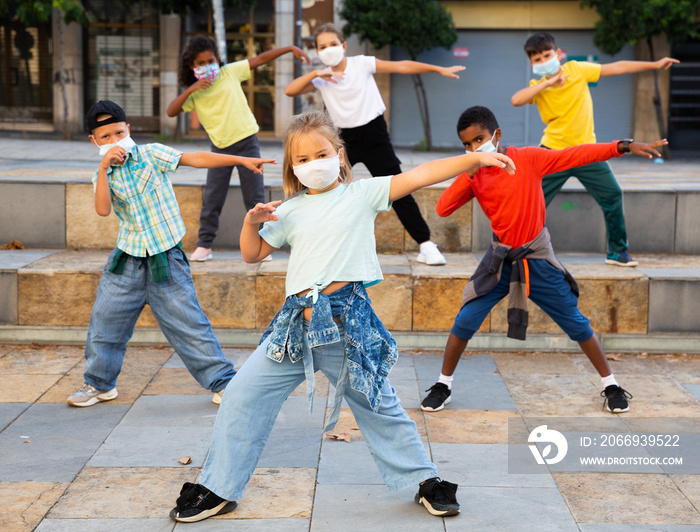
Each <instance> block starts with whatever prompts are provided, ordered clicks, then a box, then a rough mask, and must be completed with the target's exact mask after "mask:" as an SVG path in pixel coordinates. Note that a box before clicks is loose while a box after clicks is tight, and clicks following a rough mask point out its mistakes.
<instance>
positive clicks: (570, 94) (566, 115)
mask: <svg viewBox="0 0 700 532" xmlns="http://www.w3.org/2000/svg"><path fill="white" fill-rule="evenodd" d="M562 69H563V70H564V74H565V75H566V74H568V75H569V77H568V78H566V81H565V82H564V86H562V87H558V86H554V87H547V88H546V89H544V90H543V91H542V92H540V93H539V94H538V95H537V96H535V97H534V98H533V100H532V101H531V102H530V104H536V105H537V109H538V110H539V112H540V116H541V117H542V121H543V122H544V123H545V124H546V125H547V127H545V128H544V136H543V137H542V140H541V141H540V142H541V144H542V145H544V146H547V147H548V148H552V149H553V150H562V149H564V148H568V147H569V146H577V145H579V144H591V143H594V142H595V141H596V140H595V132H594V130H593V100H592V99H591V91H590V90H588V83H592V82H596V81H598V79H599V78H600V65H598V64H596V63H588V62H583V61H582V62H579V61H567V62H566V63H564V64H563V65H562ZM544 79H545V78H542V79H539V80H534V79H533V80H530V86H532V85H536V84H538V83H542V82H543V81H544Z"/></svg>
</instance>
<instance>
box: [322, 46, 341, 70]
mask: <svg viewBox="0 0 700 532" xmlns="http://www.w3.org/2000/svg"><path fill="white" fill-rule="evenodd" d="M317 53H318V57H319V59H320V60H321V61H323V64H324V65H327V66H329V67H334V66H335V65H337V64H338V63H340V62H341V61H342V60H343V57H344V56H345V50H343V45H342V44H339V45H338V46H329V47H328V48H324V49H323V50H320V51H319V52H317Z"/></svg>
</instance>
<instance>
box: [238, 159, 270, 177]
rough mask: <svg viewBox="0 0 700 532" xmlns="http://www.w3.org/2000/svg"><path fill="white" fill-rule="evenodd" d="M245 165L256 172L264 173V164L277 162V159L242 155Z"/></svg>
mask: <svg viewBox="0 0 700 532" xmlns="http://www.w3.org/2000/svg"><path fill="white" fill-rule="evenodd" d="M241 159H242V160H243V161H242V162H243V166H245V167H246V168H248V169H249V170H252V171H253V172H255V173H256V174H262V171H263V165H264V164H277V161H276V160H275V159H256V158H254V157H241Z"/></svg>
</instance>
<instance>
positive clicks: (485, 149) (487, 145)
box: [464, 131, 500, 153]
mask: <svg viewBox="0 0 700 532" xmlns="http://www.w3.org/2000/svg"><path fill="white" fill-rule="evenodd" d="M495 136H496V132H495V131H494V132H493V135H492V136H491V140H487V141H486V142H484V143H483V144H482V145H481V146H479V147H478V148H477V149H475V150H474V151H469V150H464V151H466V152H467V153H476V152H478V151H480V152H482V153H495V152H497V151H498V145H499V144H500V141H499V142H497V143H496V145H495V146H494V145H493V139H494V137H495Z"/></svg>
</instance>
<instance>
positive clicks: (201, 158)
mask: <svg viewBox="0 0 700 532" xmlns="http://www.w3.org/2000/svg"><path fill="white" fill-rule="evenodd" d="M264 164H277V161H275V160H274V159H257V158H255V157H241V156H238V155H224V154H223V153H212V152H209V151H196V152H193V153H183V154H182V156H181V157H180V166H192V167H194V168H218V167H220V166H238V165H243V166H245V167H246V168H248V169H250V170H252V171H253V172H255V173H256V174H262V170H263V165H264Z"/></svg>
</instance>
